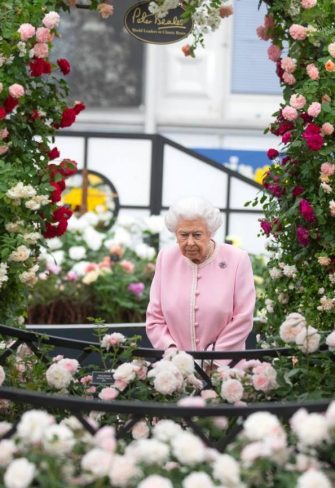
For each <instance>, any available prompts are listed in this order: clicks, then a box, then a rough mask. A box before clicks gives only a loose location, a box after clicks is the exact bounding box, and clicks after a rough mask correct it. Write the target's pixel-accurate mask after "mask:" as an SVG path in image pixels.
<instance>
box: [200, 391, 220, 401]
mask: <svg viewBox="0 0 335 488" xmlns="http://www.w3.org/2000/svg"><path fill="white" fill-rule="evenodd" d="M200 394H201V397H202V398H203V399H204V400H214V399H215V398H218V394H217V393H216V391H215V390H202V391H201V393H200Z"/></svg>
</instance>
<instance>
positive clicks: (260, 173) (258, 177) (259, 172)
mask: <svg viewBox="0 0 335 488" xmlns="http://www.w3.org/2000/svg"><path fill="white" fill-rule="evenodd" d="M270 168H271V166H269V165H268V164H267V165H266V166H263V167H262V168H257V169H256V171H255V181H256V183H259V184H260V185H262V183H263V178H264V176H265V175H266V173H267V172H268V171H269V169H270Z"/></svg>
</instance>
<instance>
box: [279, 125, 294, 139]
mask: <svg viewBox="0 0 335 488" xmlns="http://www.w3.org/2000/svg"><path fill="white" fill-rule="evenodd" d="M293 128H294V124H292V122H282V123H281V124H280V126H279V127H278V134H279V135H280V136H282V135H283V134H285V132H287V131H288V130H292V129H293Z"/></svg>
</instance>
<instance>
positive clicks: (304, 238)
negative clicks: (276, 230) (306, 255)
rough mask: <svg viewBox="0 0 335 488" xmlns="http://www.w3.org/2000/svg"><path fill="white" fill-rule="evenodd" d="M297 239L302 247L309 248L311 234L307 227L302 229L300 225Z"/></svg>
mask: <svg viewBox="0 0 335 488" xmlns="http://www.w3.org/2000/svg"><path fill="white" fill-rule="evenodd" d="M296 237H297V240H298V242H299V244H300V246H304V247H306V246H308V244H309V232H308V230H307V229H305V227H302V225H298V227H297V230H296Z"/></svg>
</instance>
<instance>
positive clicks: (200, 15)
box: [192, 0, 221, 34]
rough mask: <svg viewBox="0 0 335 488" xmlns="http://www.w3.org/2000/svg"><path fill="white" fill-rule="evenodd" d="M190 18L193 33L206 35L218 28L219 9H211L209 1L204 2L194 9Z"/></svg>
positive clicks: (219, 19) (219, 20)
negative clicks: (192, 24)
mask: <svg viewBox="0 0 335 488" xmlns="http://www.w3.org/2000/svg"><path fill="white" fill-rule="evenodd" d="M192 18H193V22H194V31H195V33H196V34H207V33H209V32H211V31H215V30H216V29H218V27H219V26H220V22H221V16H220V8H216V7H213V6H212V2H211V1H210V0H204V1H203V2H201V4H200V5H199V7H197V8H196V10H195V12H194V14H193V16H192Z"/></svg>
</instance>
